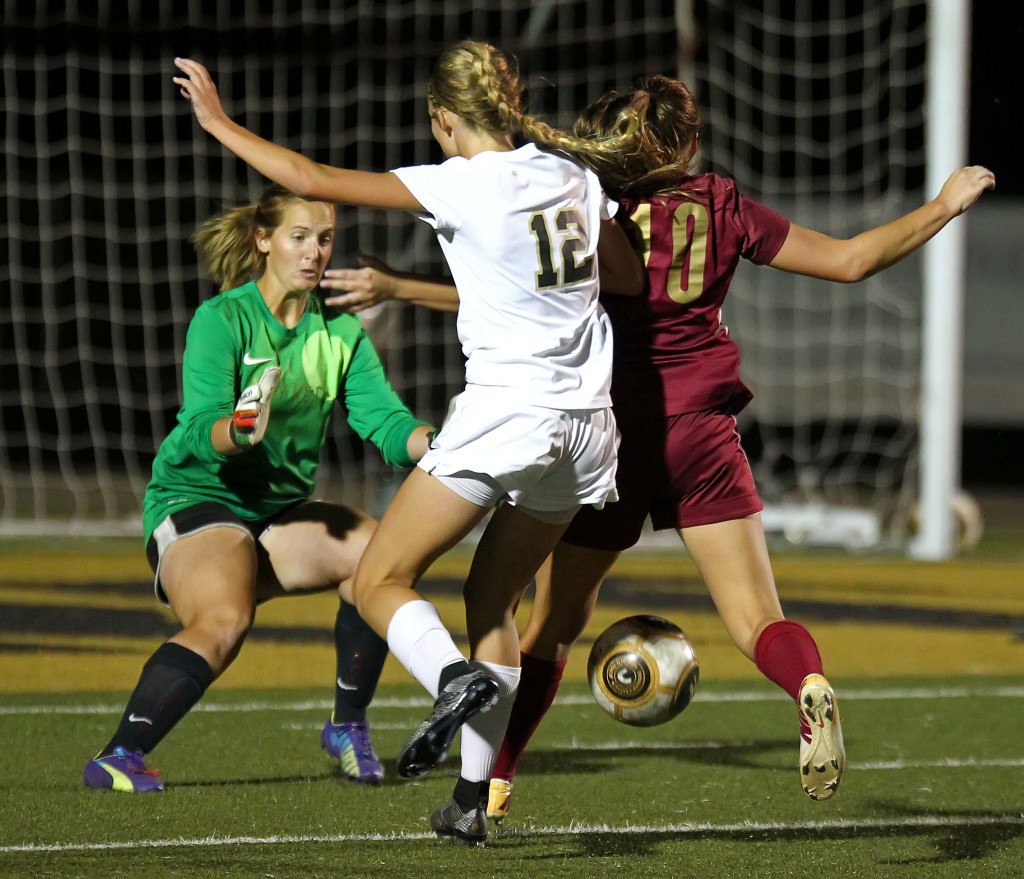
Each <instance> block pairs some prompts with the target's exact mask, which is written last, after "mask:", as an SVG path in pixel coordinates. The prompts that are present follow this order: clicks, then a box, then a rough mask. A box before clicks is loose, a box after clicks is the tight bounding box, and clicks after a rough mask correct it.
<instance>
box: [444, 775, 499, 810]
mask: <svg viewBox="0 0 1024 879" xmlns="http://www.w3.org/2000/svg"><path fill="white" fill-rule="evenodd" d="M490 787H491V783H490V782H489V781H466V779H464V778H462V777H461V776H460V777H459V780H458V781H457V782H455V792H454V793H453V794H452V799H453V800H455V802H456V803H458V804H459V808H460V809H462V811H463V812H468V811H470V810H471V809H486V808H487V792H488V790H490Z"/></svg>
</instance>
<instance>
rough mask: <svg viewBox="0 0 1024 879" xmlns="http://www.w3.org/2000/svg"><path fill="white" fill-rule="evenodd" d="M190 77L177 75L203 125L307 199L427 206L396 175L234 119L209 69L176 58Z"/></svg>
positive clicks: (267, 174)
mask: <svg viewBox="0 0 1024 879" xmlns="http://www.w3.org/2000/svg"><path fill="white" fill-rule="evenodd" d="M174 64H175V66H176V67H177V68H178V69H179V70H181V72H182V73H184V74H185V75H184V76H176V77H174V82H175V83H176V84H177V85H178V86H180V88H181V93H182V95H184V96H185V98H187V99H188V100H189V101H191V102H192V109H193V110H194V111H195V114H196V119H198V120H199V124H200V125H201V126H202V127H203V128H204V129H206V131H208V132H209V133H210V134H212V135H213V136H214V137H215V138H217V140H219V141H220V142H221V143H222V144H224V146H225V147H227V148H228V149H229V150H231V152H233V153H234V154H235V155H237V156H238V157H239V158H240V159H242V160H243V161H245V162H248V163H249V164H250V165H252V167H253V168H255V169H256V170H257V171H259V172H260V173H261V174H262V175H263V176H264V177H268V178H270V179H271V180H273V181H274V182H275V183H280V184H281V185H282V186H284V187H285V188H286V189H288V190H290V191H292V192H294V193H295V194H296V195H300V196H302V197H303V198H312V199H323V200H324V201H337V202H343V203H344V204H353V205H364V206H366V207H376V208H397V209H400V210H407V211H422V210H423V207H422V205H420V203H419V202H418V201H417V200H416V199H415V198H414V197H413V194H412V193H411V192H409V190H408V189H407V188H406V186H405V184H404V183H402V181H401V180H399V179H398V178H397V177H396V176H395V175H394V174H391V173H386V174H377V173H373V172H370V171H350V170H347V169H345V168H334V167H331V166H330V165H321V164H319V163H317V162H314V161H313V160H312V159H308V158H306V157H305V156H303V155H300V154H299V153H296V152H293V151H292V150H289V149H286V148H285V147H282V146H278V145H277V144H274V143H271V142H270V141H269V140H264V139H263V138H262V137H259V136H258V135H256V134H253V133H252V132H251V131H249V130H248V129H247V128H243V127H242V126H241V125H239V124H238V123H237V122H233V121H232V120H231V119H230V118H228V115H227V114H226V113H225V112H224V108H223V107H222V106H221V103H220V96H219V95H218V94H217V87H216V86H215V85H214V83H213V79H212V78H211V77H210V73H209V71H208V70H207V69H206V68H205V67H203V65H202V64H199V63H198V62H196V61H192V60H190V59H188V58H175V59H174Z"/></svg>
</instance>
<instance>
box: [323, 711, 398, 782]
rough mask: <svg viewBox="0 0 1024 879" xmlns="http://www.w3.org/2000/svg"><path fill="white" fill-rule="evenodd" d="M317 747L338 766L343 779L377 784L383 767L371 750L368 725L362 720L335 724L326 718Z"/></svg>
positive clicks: (381, 776)
mask: <svg viewBox="0 0 1024 879" xmlns="http://www.w3.org/2000/svg"><path fill="white" fill-rule="evenodd" d="M320 744H321V745H322V746H323V749H324V750H325V751H326V752H327V753H328V754H330V755H331V756H332V757H334V758H335V759H336V760H338V761H339V762H340V763H341V771H342V774H343V775H344V776H345V777H346V778H348V779H350V780H351V781H358V782H360V783H361V784H380V781H381V779H382V778H383V777H384V766H383V764H382V763H381V762H380V760H378V759H377V753H376V752H375V751H374V750H373V743H372V742H371V741H370V725H369V724H368V723H367V722H366V721H365V720H364V721H363V722H362V723H338V724H336V723H335V722H334V718H333V717H329V718H327V723H325V724H324V731H323V733H322V734H321V736H320Z"/></svg>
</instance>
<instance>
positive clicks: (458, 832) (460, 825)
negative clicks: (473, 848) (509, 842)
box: [430, 799, 487, 845]
mask: <svg viewBox="0 0 1024 879" xmlns="http://www.w3.org/2000/svg"><path fill="white" fill-rule="evenodd" d="M430 829H431V830H433V831H434V833H436V834H437V835H438V838H440V837H443V836H451V837H453V838H454V839H455V841H456V842H457V843H459V844H460V845H483V844H484V843H485V842H486V841H487V814H486V812H485V811H484V810H483V809H482V808H479V809H470V810H469V811H468V812H463V811H462V807H461V806H460V805H459V804H458V803H456V802H455V800H454V799H451V800H448V802H447V803H445V804H444V805H443V806H441V808H440V809H438V810H437V811H436V812H434V814H433V815H431V816H430Z"/></svg>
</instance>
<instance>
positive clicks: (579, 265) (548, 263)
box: [530, 208, 594, 290]
mask: <svg viewBox="0 0 1024 879" xmlns="http://www.w3.org/2000/svg"><path fill="white" fill-rule="evenodd" d="M530 232H531V233H533V236H534V238H536V239H537V264H538V268H539V271H538V272H537V289H538V290H547V289H549V288H551V287H567V286H569V285H570V284H576V283H579V282H580V281H585V280H587V279H588V278H592V277H593V276H594V257H593V256H592V255H591V256H588V257H584V258H583V259H582V260H581V259H580V258H579V256H578V255H579V253H580V252H581V251H582V252H583V253H586V251H587V244H588V240H587V230H586V227H585V226H584V223H583V216H582V214H581V213H580V212H579V210H578V209H576V208H561V209H560V210H559V211H558V213H556V214H555V237H557V239H558V241H559V242H560V244H558V243H556V244H554V245H553V244H552V235H551V231H550V229H549V228H548V221H547V218H546V217H545V216H544V214H543V213H541V212H540V211H538V212H537V213H535V214H533V215H532V216H531V217H530ZM556 246H557V247H558V254H557V256H558V257H559V263H560V265H558V266H556V265H555V257H556V254H555V247H556Z"/></svg>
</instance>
